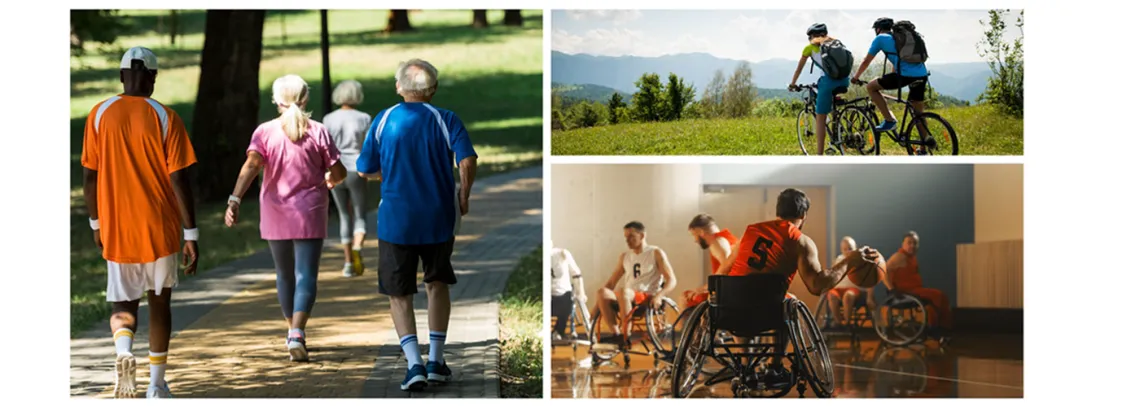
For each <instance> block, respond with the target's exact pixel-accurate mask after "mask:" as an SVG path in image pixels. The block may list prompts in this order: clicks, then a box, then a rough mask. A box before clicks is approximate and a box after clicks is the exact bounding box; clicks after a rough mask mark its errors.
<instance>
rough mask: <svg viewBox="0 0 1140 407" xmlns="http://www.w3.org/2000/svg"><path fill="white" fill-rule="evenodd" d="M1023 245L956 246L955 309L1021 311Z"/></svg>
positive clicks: (1019, 241) (975, 244)
mask: <svg viewBox="0 0 1140 407" xmlns="http://www.w3.org/2000/svg"><path fill="white" fill-rule="evenodd" d="M1024 263H1025V255H1024V241H1022V240H1005V241H996V242H983V243H974V244H960V245H958V307H961V308H1014V309H1022V308H1023V298H1024V292H1025V289H1024V284H1023V281H1024V280H1023V278H1024V276H1023V269H1024Z"/></svg>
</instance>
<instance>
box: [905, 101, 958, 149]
mask: <svg viewBox="0 0 1140 407" xmlns="http://www.w3.org/2000/svg"><path fill="white" fill-rule="evenodd" d="M902 138H903V143H904V144H905V145H906V146H907V147H906V151H907V154H909V155H938V154H949V155H958V135H957V134H956V133H954V128H953V127H951V126H950V122H948V121H946V119H943V118H942V116H939V115H937V114H935V113H931V112H924V113H923V114H920V115H918V116H917V117H915V119H914V120H913V121H911V122H910V125H908V126H907V127H906V133H904V134H903V136H902Z"/></svg>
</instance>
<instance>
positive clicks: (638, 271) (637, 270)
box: [633, 263, 641, 278]
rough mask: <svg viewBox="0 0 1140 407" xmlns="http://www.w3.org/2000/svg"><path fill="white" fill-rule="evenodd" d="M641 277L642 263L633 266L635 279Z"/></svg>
mask: <svg viewBox="0 0 1140 407" xmlns="http://www.w3.org/2000/svg"><path fill="white" fill-rule="evenodd" d="M640 275H641V263H634V264H633V278H637V277H638V276H640Z"/></svg>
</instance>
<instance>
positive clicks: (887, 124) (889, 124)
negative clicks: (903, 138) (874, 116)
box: [875, 120, 899, 133]
mask: <svg viewBox="0 0 1140 407" xmlns="http://www.w3.org/2000/svg"><path fill="white" fill-rule="evenodd" d="M898 124H899V122H897V121H890V120H883V123H882V124H880V125H878V126H875V131H876V132H880V133H881V132H884V131H891V130H894V129H895V127H896V126H897V125H898Z"/></svg>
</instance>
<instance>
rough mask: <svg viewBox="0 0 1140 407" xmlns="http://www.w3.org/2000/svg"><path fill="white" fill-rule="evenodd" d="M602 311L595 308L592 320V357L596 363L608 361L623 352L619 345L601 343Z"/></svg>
mask: <svg viewBox="0 0 1140 407" xmlns="http://www.w3.org/2000/svg"><path fill="white" fill-rule="evenodd" d="M601 322H602V313H601V312H598V310H597V309H594V318H593V321H591V322H590V359H591V360H592V361H593V362H594V364H598V363H601V362H605V361H608V360H610V359H613V358H614V356H617V354H618V353H621V347H619V346H618V345H613V344H608V343H601V340H602V337H601V335H602V333H601V329H602V328H601V325H602V323H601Z"/></svg>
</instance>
